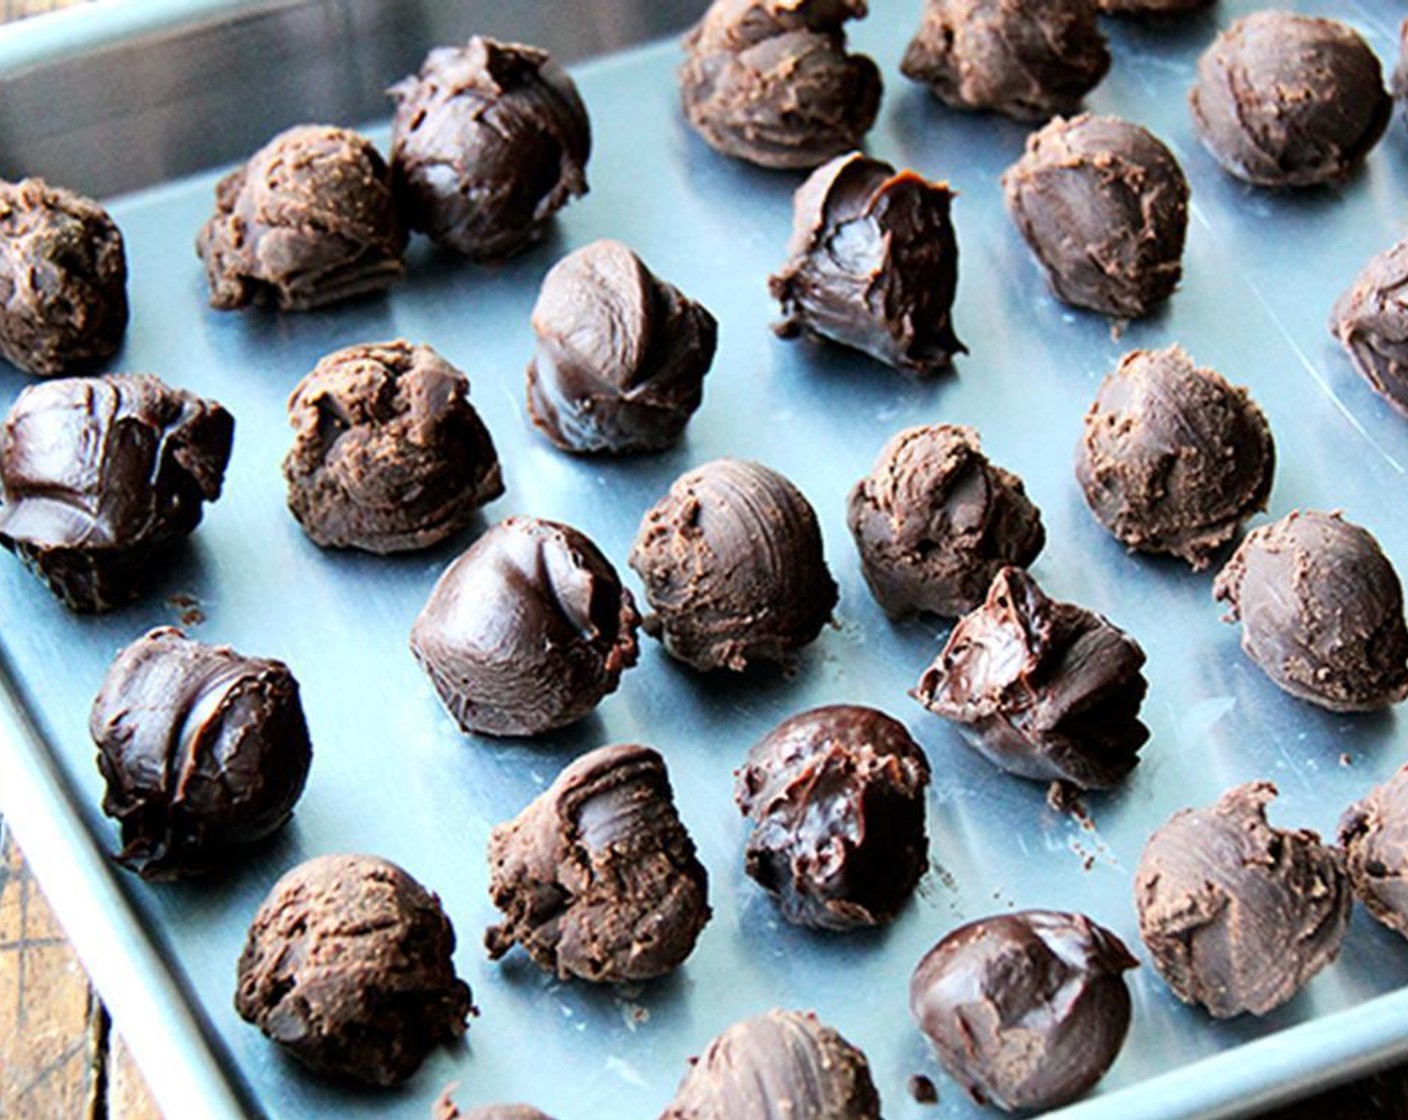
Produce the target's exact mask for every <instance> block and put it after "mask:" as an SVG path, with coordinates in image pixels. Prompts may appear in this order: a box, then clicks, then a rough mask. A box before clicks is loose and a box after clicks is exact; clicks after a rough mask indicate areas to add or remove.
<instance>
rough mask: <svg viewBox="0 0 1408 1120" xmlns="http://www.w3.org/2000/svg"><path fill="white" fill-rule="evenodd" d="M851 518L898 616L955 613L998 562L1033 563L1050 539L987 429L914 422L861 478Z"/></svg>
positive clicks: (872, 578)
mask: <svg viewBox="0 0 1408 1120" xmlns="http://www.w3.org/2000/svg"><path fill="white" fill-rule="evenodd" d="M846 521H847V524H848V525H850V528H851V534H852V535H853V536H854V537H855V541H856V548H857V549H859V550H860V560H861V570H862V571H863V572H864V574H865V582H866V583H867V584H868V585H869V587H870V590H871V593H872V594H873V595H874V596H875V600H876V602H878V603H879V604H880V606H881V607H882V608H883V609H884V611H885V613H886V614H887V615H889V616H890V617H891V618H901V617H903V616H905V615H908V614H914V613H917V612H920V611H929V612H932V613H934V614H939V615H944V616H946V617H954V616H957V615H961V614H966V613H967V612H968V611H971V610H973V609H975V608H976V607H978V606H980V605H981V604H982V602H983V599H984V598H985V597H986V596H987V591H988V587H989V586H990V585H991V584H992V579H993V576H995V575H996V574H997V572H998V569H1000V568H1003V567H1005V566H1007V565H1008V564H1011V565H1013V566H1015V567H1019V568H1025V567H1026V566H1027V565H1029V564H1030V563H1031V562H1032V561H1033V560H1035V559H1036V558H1037V555H1038V554H1039V553H1040V552H1041V550H1042V546H1043V545H1045V544H1046V531H1045V529H1043V528H1042V524H1041V513H1040V511H1039V510H1038V509H1037V508H1036V506H1035V505H1033V504H1032V502H1031V499H1030V498H1028V497H1027V492H1026V489H1025V488H1024V487H1023V485H1022V480H1021V479H1020V478H1018V477H1017V476H1016V475H1015V474H1012V473H1011V472H1010V471H1005V470H1003V469H1002V468H1001V467H998V466H994V465H993V464H992V463H990V462H988V459H987V456H985V455H984V454H983V451H982V446H981V444H980V442H979V439H978V433H977V432H975V431H974V430H973V429H972V428H964V427H960V426H958V425H956V424H930V425H926V426H924V427H918V428H907V429H905V430H904V431H902V432H900V433H899V434H898V435H897V436H895V437H894V438H893V439H891V440H890V442H889V443H887V444H885V446H884V448H882V449H881V451H880V455H879V456H878V457H877V458H876V460H875V465H874V466H873V467H871V469H870V473H869V474H868V475H866V476H865V477H864V478H863V479H861V480H860V481H859V482H858V483H856V485H855V488H854V489H853V490H852V491H851V496H850V501H849V503H848V509H847V517H846Z"/></svg>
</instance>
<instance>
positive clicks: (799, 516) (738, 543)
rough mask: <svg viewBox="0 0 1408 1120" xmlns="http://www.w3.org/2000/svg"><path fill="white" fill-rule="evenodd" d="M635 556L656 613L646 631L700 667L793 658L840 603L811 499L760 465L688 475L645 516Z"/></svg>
mask: <svg viewBox="0 0 1408 1120" xmlns="http://www.w3.org/2000/svg"><path fill="white" fill-rule="evenodd" d="M628 563H629V564H630V566H631V567H632V568H634V569H635V571H636V574H637V575H639V576H640V578H641V581H642V582H643V583H644V584H645V597H646V599H648V600H649V602H650V606H651V607H652V608H653V609H654V611H655V613H654V614H652V615H648V616H647V617H646V619H645V630H646V633H648V634H650V635H651V636H652V637H655V638H659V639H660V641H662V642H663V643H664V644H665V649H666V650H667V651H668V652H669V653H670V654H671V655H672V656H674V657H677V658H679V659H680V660H681V661H683V662H686V663H687V664H689V665H693V666H694V667H695V668H696V669H701V670H709V669H719V668H728V669H733V670H735V671H741V670H743V669H746V668H747V667H748V666H749V665H750V664H751V663H752V662H754V661H783V660H786V659H787V658H788V657H789V656H790V655H791V654H793V653H795V652H796V651H797V650H799V649H801V648H802V647H803V646H805V645H806V644H807V643H808V642H810V641H812V640H813V639H814V638H815V637H816V636H817V635H818V634H820V633H821V628H822V627H823V626H825V625H826V623H827V622H828V621H829V620H830V618H831V610H832V608H833V607H835V606H836V598H837V593H836V581H835V580H833V579H832V578H831V573H830V572H829V571H828V570H827V567H826V559H825V557H824V556H823V554H822V545H821V529H820V528H819V527H818V526H817V521H816V513H815V511H813V509H812V507H811V503H810V502H808V501H807V499H806V498H805V497H804V496H803V494H802V492H801V491H800V490H798V489H797V488H796V487H795V486H793V485H792V483H790V482H789V481H787V479H785V478H783V477H782V475H780V474H778V473H777V472H776V471H774V470H770V469H769V468H767V467H765V466H763V465H762V464H760V463H751V462H747V461H745V460H740V459H716V460H714V461H713V462H711V463H705V464H704V465H703V466H702V467H696V468H695V469H694V470H692V471H688V472H686V473H685V474H682V475H681V476H680V477H679V478H677V479H676V480H675V482H674V484H673V485H672V486H671V487H670V491H669V493H668V494H666V495H665V497H664V498H662V499H661V500H660V501H659V502H657V503H656V504H655V505H654V506H653V507H651V508H650V509H649V510H647V511H646V514H645V517H644V518H642V519H641V523H640V531H639V532H638V533H637V534H636V540H635V544H634V546H633V547H632V548H631V555H630V558H629V560H628Z"/></svg>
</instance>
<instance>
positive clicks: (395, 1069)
mask: <svg viewBox="0 0 1408 1120" xmlns="http://www.w3.org/2000/svg"><path fill="white" fill-rule="evenodd" d="M454 949H455V931H454V929H453V928H452V927H451V925H450V920H449V918H447V917H446V916H445V911H444V910H443V909H442V908H441V906H440V900H439V899H438V898H437V897H436V896H435V895H433V894H432V893H431V892H430V891H428V890H426V889H425V888H424V887H423V886H421V885H420V883H418V882H416V880H415V879H413V878H411V876H410V875H408V874H407V873H406V872H405V871H403V870H402V869H401V868H399V867H397V866H396V865H395V864H394V863H391V862H390V861H388V860H384V859H378V858H377V857H376V856H362V855H336V856H319V857H317V858H316V859H310V860H308V861H307V862H306V863H301V864H299V865H298V866H297V867H295V868H294V869H293V870H292V871H290V872H289V873H288V874H287V875H285V876H284V877H283V878H282V879H280V880H279V881H278V882H277V883H275V884H274V889H273V890H272V891H270V892H269V896H268V898H266V899H265V900H264V902H263V905H261V906H260V907H259V912H258V913H257V914H255V916H254V922H253V924H252V925H251V926H250V927H249V938H248V940H247V941H246V942H245V947H244V952H243V954H241V956H240V963H239V972H238V987H237V988H236V991H235V1010H236V1011H238V1012H239V1014H240V1017H241V1018H242V1019H244V1020H246V1021H247V1022H250V1023H253V1024H254V1025H255V1026H257V1027H258V1028H259V1029H260V1030H261V1031H263V1032H264V1034H265V1035H267V1036H268V1037H269V1038H271V1039H272V1040H273V1041H275V1042H277V1043H278V1044H279V1045H280V1046H282V1047H283V1048H284V1050H285V1051H287V1052H288V1053H289V1054H290V1055H291V1056H292V1057H294V1058H296V1059H297V1060H298V1061H300V1062H302V1063H303V1064H304V1065H305V1066H307V1067H308V1068H309V1069H312V1070H315V1071H316V1072H318V1073H321V1074H325V1075H327V1076H329V1077H333V1078H337V1079H339V1080H344V1081H354V1082H361V1083H363V1084H366V1085H383V1086H387V1085H396V1084H399V1083H400V1082H402V1081H405V1080H406V1079H407V1078H408V1077H410V1076H411V1074H413V1073H414V1072H415V1071H416V1070H417V1069H418V1068H419V1066H420V1064H421V1062H423V1061H424V1060H425V1058H426V1055H428V1054H429V1053H430V1051H431V1050H432V1049H433V1048H434V1047H436V1046H438V1045H440V1044H441V1043H445V1042H449V1041H451V1040H452V1039H455V1038H458V1037H459V1036H460V1035H462V1034H464V1032H465V1020H466V1018H467V1017H468V1015H469V1013H470V1011H471V1010H472V1007H471V1004H470V994H469V987H468V985H466V984H465V982H464V981H463V980H460V979H459V978H458V977H457V976H456V975H455V966H454V963H453V961H452V960H451V955H452V954H453V953H454Z"/></svg>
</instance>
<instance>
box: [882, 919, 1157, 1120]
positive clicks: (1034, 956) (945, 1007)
mask: <svg viewBox="0 0 1408 1120" xmlns="http://www.w3.org/2000/svg"><path fill="white" fill-rule="evenodd" d="M1137 967H1138V962H1137V961H1136V960H1135V959H1134V958H1133V957H1132V956H1131V955H1130V953H1129V950H1128V949H1127V948H1126V947H1125V945H1124V942H1122V941H1121V940H1120V939H1119V938H1118V937H1116V936H1115V935H1114V934H1113V933H1111V932H1110V931H1109V930H1107V929H1105V928H1103V927H1102V926H1099V925H1096V924H1095V923H1094V922H1092V921H1091V920H1090V919H1089V918H1087V917H1085V915H1083V914H1065V913H1060V912H1058V911H1052V910H1022V911H1018V912H1017V913H1015V914H999V915H997V916H995V917H992V918H983V919H980V920H979V921H976V922H969V923H968V924H967V925H963V926H959V928H958V929H956V930H954V931H953V932H952V933H950V934H948V935H947V936H946V937H945V938H944V939H943V940H942V941H940V942H939V943H938V944H937V945H935V946H934V947H933V948H932V949H930V950H929V952H927V953H926V954H925V955H924V959H923V960H921V961H920V962H919V966H918V967H917V968H916V969H915V970H914V975H913V977H912V978H911V979H910V982H909V1007H910V1010H911V1011H912V1012H913V1014H914V1018H915V1020H916V1021H917V1022H918V1023H919V1027H920V1029H921V1030H922V1031H923V1032H924V1033H925V1035H927V1036H928V1038H929V1041H930V1042H932V1043H933V1045H934V1051H935V1053H936V1054H937V1055H938V1058H939V1061H940V1062H941V1063H942V1065H943V1067H944V1069H946V1070H947V1071H948V1072H949V1075H950V1076H951V1077H953V1078H954V1079H955V1080H956V1081H958V1082H959V1084H961V1085H962V1086H963V1087H964V1088H965V1089H967V1090H968V1092H969V1093H970V1094H972V1096H973V1099H974V1100H976V1101H977V1102H978V1103H979V1104H987V1103H989V1102H991V1103H992V1104H995V1105H997V1106H998V1107H1000V1108H1005V1109H1008V1110H1015V1109H1048V1108H1056V1107H1058V1106H1060V1105H1063V1104H1066V1103H1067V1102H1069V1101H1073V1100H1075V1099H1076V1098H1077V1097H1079V1096H1081V1095H1082V1094H1083V1093H1085V1092H1086V1090H1088V1089H1089V1088H1090V1087H1091V1086H1093V1085H1094V1084H1095V1083H1096V1082H1097V1081H1099V1080H1100V1078H1101V1077H1103V1076H1104V1075H1105V1071H1106V1070H1107V1069H1109V1068H1110V1066H1111V1065H1112V1064H1113V1063H1114V1060H1115V1058H1116V1056H1118V1054H1119V1052H1120V1047H1121V1046H1122V1045H1124V1038H1125V1034H1126V1032H1127V1031H1128V1030H1129V1013H1130V1000H1129V988H1128V986H1127V985H1126V984H1125V980H1124V975H1123V973H1124V972H1125V971H1127V970H1128V969H1131V968H1137Z"/></svg>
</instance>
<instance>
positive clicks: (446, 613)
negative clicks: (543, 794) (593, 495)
mask: <svg viewBox="0 0 1408 1120" xmlns="http://www.w3.org/2000/svg"><path fill="white" fill-rule="evenodd" d="M638 621H639V620H638V617H637V615H636V609H635V601H634V600H633V599H632V598H631V593H630V592H629V591H627V590H625V589H624V588H623V587H622V586H621V580H620V577H618V576H617V574H616V569H615V568H613V567H612V566H611V562H610V561H609V560H607V559H606V557H605V556H603V555H602V554H601V551H600V550H599V549H598V548H597V547H596V545H594V544H593V543H592V542H591V541H590V540H589V539H588V538H587V537H586V536H585V535H584V534H583V533H580V532H578V531H577V530H576V529H573V528H572V527H571V526H568V525H560V524H558V523H557V522H554V521H542V520H539V519H538V518H535V517H510V518H509V519H508V520H506V521H501V522H500V523H499V524H497V525H495V526H494V527H493V528H491V529H489V530H488V531H487V532H486V533H485V534H484V535H483V536H482V537H480V538H479V539H478V540H477V541H475V542H474V544H473V545H471V546H470V547H469V548H468V549H467V550H466V551H465V552H464V553H463V555H461V556H460V557H459V559H457V560H456V561H455V562H454V563H453V564H451V565H450V566H449V567H448V568H446V569H445V572H444V574H443V575H441V577H440V580H439V582H438V583H436V585H435V588H434V590H433V591H431V593H430V598H429V600H427V602H426V604H425V607H424V608H423V609H422V610H421V612H420V615H419V616H418V617H417V618H416V621H415V626H414V627H413V628H412V630H411V652H412V653H414V654H415V657H416V660H417V661H419V662H420V664H421V668H423V669H424V670H425V671H426V673H427V675H428V676H429V677H430V680H431V683H432V684H434V685H435V690H436V692H438V693H439V695H440V699H441V700H442V701H443V702H444V704H445V707H446V708H448V709H449V711H450V714H451V715H453V716H454V717H455V720H456V721H457V722H458V723H459V725H460V727H461V728H463V729H464V730H465V731H474V732H479V733H480V734H483V735H538V734H541V733H542V732H545V731H552V730H554V729H555V728H559V727H565V726H567V725H568V724H570V723H575V722H576V721H577V720H579V719H581V718H582V717H583V716H585V715H586V714H587V713H588V712H590V711H592V709H594V708H595V707H596V706H597V704H598V703H600V702H601V699H602V697H604V696H606V695H607V694H608V693H611V692H614V691H615V690H616V686H617V685H618V684H619V683H620V680H621V673H622V672H623V671H624V670H626V669H629V668H630V667H631V666H632V665H634V664H635V663H636V657H637V652H638V650H637V645H636V626H637V624H638Z"/></svg>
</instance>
